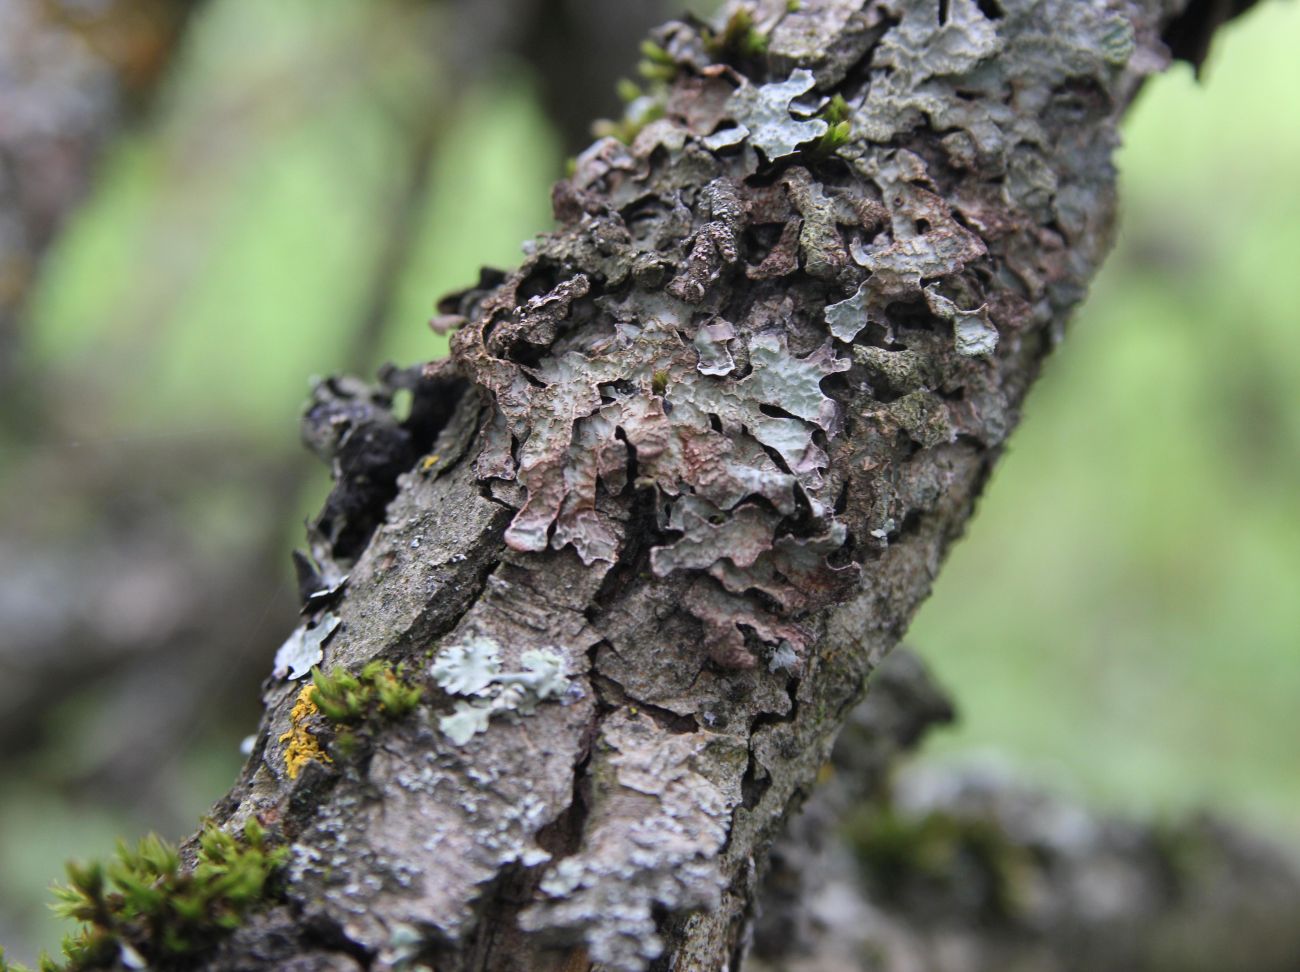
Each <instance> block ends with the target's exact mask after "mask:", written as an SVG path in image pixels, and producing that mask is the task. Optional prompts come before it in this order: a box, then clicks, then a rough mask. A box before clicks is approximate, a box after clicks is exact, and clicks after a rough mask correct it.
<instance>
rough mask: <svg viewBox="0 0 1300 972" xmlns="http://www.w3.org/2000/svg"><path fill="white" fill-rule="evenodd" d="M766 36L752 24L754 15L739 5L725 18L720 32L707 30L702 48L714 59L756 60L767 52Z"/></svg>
mask: <svg viewBox="0 0 1300 972" xmlns="http://www.w3.org/2000/svg"><path fill="white" fill-rule="evenodd" d="M767 45H768V37H767V35H766V34H764V33H763V32H762V31H760V30H759V29H758V28H757V27H755V26H754V15H753V13H751V12H750V11H749V10H748V9H746V8H744V7H741V8H740V9H738V10H736V11H735V12H734V13H733V14H732V15H731V16H730V17H728V18H727V22H726V24H725V25H724V26H723V28H722V30H721V32H719V33H716V34H715V33H713V32H712V31H708V32H706V33H705V35H704V48H705V50H707V51H708V52H709V56H710V57H712V58H713V59H714V60H715V61H736V60H751V61H752V60H757V59H758V58H760V57H762V56H763V55H765V54H766V53H767Z"/></svg>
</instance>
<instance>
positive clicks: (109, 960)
mask: <svg viewBox="0 0 1300 972" xmlns="http://www.w3.org/2000/svg"><path fill="white" fill-rule="evenodd" d="M287 853H288V848H285V847H272V846H271V842H270V840H269V838H268V835H267V833H266V831H265V830H264V829H263V828H262V826H261V825H260V824H259V823H258V822H257V820H256V819H255V818H253V817H250V818H249V819H248V822H247V823H246V824H245V825H244V831H243V839H242V840H238V839H236V838H235V837H233V836H231V835H230V834H228V833H226V832H225V831H223V830H221V829H220V828H219V827H217V826H216V825H215V824H213V823H208V824H205V826H204V828H203V830H202V832H201V833H200V834H199V848H198V853H197V855H196V858H195V863H194V866H193V868H190V869H186V868H184V867H182V865H181V857H180V852H179V851H178V850H177V849H176V847H175V846H173V845H172V844H169V843H167V842H166V841H164V840H162V839H161V838H159V837H157V836H155V835H152V834H151V835H150V836H148V837H145V838H144V839H142V840H141V841H140V842H139V844H137V845H136V846H135V847H130V846H128V845H127V844H126V843H124V842H122V843H119V844H118V847H117V854H116V855H115V856H114V858H113V859H112V860H110V861H108V862H102V861H92V862H90V863H87V864H81V863H77V862H70V863H69V864H68V883H67V884H66V885H58V886H56V887H55V889H54V894H55V899H56V900H55V904H54V906H53V907H54V910H55V911H56V912H58V913H59V914H60V915H61V916H63V917H65V918H72V919H75V920H76V921H79V922H81V923H82V927H81V929H80V930H79V931H77V932H76V933H74V934H72V935H69V936H67V937H66V938H65V939H64V940H63V961H62V963H59V962H56V961H55V960H53V959H51V958H49V957H48V956H42V958H41V962H40V969H41V972H77V970H81V969H93V968H99V967H104V966H114V965H116V964H117V962H118V961H119V959H121V958H122V957H124V956H130V957H131V958H132V959H140V960H142V961H144V962H147V963H148V964H150V965H155V964H160V963H169V962H175V961H176V960H178V959H182V958H186V957H190V956H194V955H196V954H198V953H200V952H202V951H205V950H206V949H208V948H211V947H212V946H213V945H215V944H216V942H217V941H218V940H219V939H221V938H222V937H223V936H225V935H226V934H228V933H229V932H230V931H232V930H233V929H235V928H237V927H238V926H239V924H240V923H241V922H242V921H243V918H244V915H245V914H246V912H247V911H248V910H249V908H251V907H252V906H253V905H254V904H255V903H257V902H258V901H260V900H262V899H263V898H265V897H266V896H267V893H268V884H269V882H270V881H271V880H272V878H273V876H274V874H275V872H276V871H277V870H278V868H279V867H280V866H281V864H283V862H284V858H285V856H286V855H287ZM9 969H16V967H15V966H10V965H8V964H5V963H4V961H3V956H2V955H0V970H6V972H7V970H9Z"/></svg>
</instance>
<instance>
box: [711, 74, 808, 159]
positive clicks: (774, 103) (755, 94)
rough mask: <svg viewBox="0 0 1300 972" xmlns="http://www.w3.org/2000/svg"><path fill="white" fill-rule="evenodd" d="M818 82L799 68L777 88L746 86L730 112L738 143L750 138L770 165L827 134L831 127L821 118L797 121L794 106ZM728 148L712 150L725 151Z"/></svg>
mask: <svg viewBox="0 0 1300 972" xmlns="http://www.w3.org/2000/svg"><path fill="white" fill-rule="evenodd" d="M815 84H816V81H815V80H814V78H813V76H812V72H811V71H808V70H807V69H805V68H796V69H795V70H793V71H791V72H790V77H789V78H787V79H786V80H784V81H781V82H778V83H774V84H761V85H751V84H743V85H741V87H740V88H739V89H738V90H737V91H736V93H735V94H734V95H732V96H731V102H730V103H729V104H728V108H729V110H730V111H731V114H732V115H733V116H734V117H735V119H736V121H737V122H739V125H738V126H737V129H733V130H732V131H733V132H734V133H735V134H736V135H738V136H739V137H737V138H736V141H737V142H739V141H740V140H741V139H744V138H747V139H748V140H749V141H750V142H751V143H753V144H754V145H755V146H756V147H757V148H758V149H759V150H761V151H762V153H763V155H764V157H766V158H767V160H768V161H770V162H774V161H776V160H777V159H783V158H785V157H786V156H788V155H793V154H794V153H795V152H796V151H797V150H798V148H799V146H800V145H802V144H804V143H805V142H811V141H812V140H813V139H815V138H820V137H821V136H822V135H825V134H826V129H827V128H829V127H830V126H829V125H827V124H826V122H824V121H822V120H821V119H820V118H804V119H798V118H795V117H794V115H793V105H792V102H794V101H796V100H797V99H799V98H801V97H802V96H804V95H806V94H808V93H809V92H810V91H812V89H813V87H814V85H815ZM726 144H735V143H723V144H716V143H715V145H714V146H713V147H717V148H722V147H725V145H726Z"/></svg>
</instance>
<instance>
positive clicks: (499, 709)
mask: <svg viewBox="0 0 1300 972" xmlns="http://www.w3.org/2000/svg"><path fill="white" fill-rule="evenodd" d="M519 662H520V665H521V666H522V669H523V670H522V671H518V672H503V671H502V670H501V653H500V649H499V648H498V646H497V644H496V643H495V642H494V641H492V640H491V639H490V638H484V637H475V638H470V639H469V640H468V641H467V642H465V643H464V644H456V645H452V646H451V647H449V648H445V649H443V651H442V653H441V654H440V655H439V656H438V658H437V659H436V660H435V661H434V663H433V666H432V667H431V668H430V674H431V675H433V679H434V681H435V682H437V683H438V686H439V687H440V688H442V689H443V691H445V692H447V693H448V694H450V695H461V696H469V699H468V700H461V701H458V702H457V703H456V709H455V711H454V712H453V713H452V714H451V715H447V716H443V717H441V718H440V719H439V720H438V728H439V729H441V730H442V732H443V734H444V735H445V736H446V737H447V738H448V739H450V740H451V741H452V742H454V743H456V744H457V745H458V746H463V745H464V744H465V743H467V742H469V740H470V739H471V738H473V736H474V735H475V734H477V733H480V732H486V731H487V727H488V721H489V720H490V719H491V718H492V716H494V715H498V714H503V713H511V712H513V713H518V714H520V715H528V714H529V713H531V712H532V711H533V709H535V708H536V706H537V703H538V702H543V701H546V700H547V699H557V698H562V697H563V696H564V694H565V692H566V691H567V689H568V687H569V680H568V678H567V676H566V674H565V664H564V658H563V656H561V655H559V654H557V653H555V652H553V651H547V650H545V649H536V648H533V649H529V650H528V651H525V652H523V653H522V654H521V655H520V656H519Z"/></svg>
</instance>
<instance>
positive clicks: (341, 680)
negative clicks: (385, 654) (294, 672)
mask: <svg viewBox="0 0 1300 972" xmlns="http://www.w3.org/2000/svg"><path fill="white" fill-rule="evenodd" d="M311 678H312V684H313V685H314V686H315V689H316V691H315V692H314V693H313V694H312V701H313V702H314V703H315V704H316V707H317V708H318V709H320V711H321V713H322V714H324V716H325V717H326V718H327V719H329V720H330V721H331V722H334V723H339V724H345V725H346V724H352V725H355V724H358V723H361V722H365V721H367V720H369V719H371V718H372V717H376V716H382V717H384V718H389V719H400V718H401V717H402V716H404V715H406V714H407V713H409V712H411V711H413V710H414V709H415V708H416V706H418V705H419V704H420V700H421V699H422V698H423V697H424V687H423V686H422V685H420V684H418V683H416V682H413V681H412V680H411V679H410V677H409V676H408V675H407V672H406V666H405V665H400V664H399V665H393V664H392V663H390V662H383V661H373V662H371V663H370V664H368V665H366V667H365V668H363V669H361V674H360V675H359V676H358V675H353V674H352V673H351V672H349V671H347V670H346V669H343V668H335V669H333V670H331V671H330V672H329V674H326V673H325V672H322V671H321V670H320V669H319V668H313V669H312V673H311Z"/></svg>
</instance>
